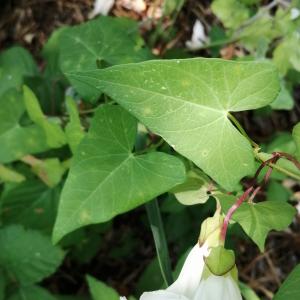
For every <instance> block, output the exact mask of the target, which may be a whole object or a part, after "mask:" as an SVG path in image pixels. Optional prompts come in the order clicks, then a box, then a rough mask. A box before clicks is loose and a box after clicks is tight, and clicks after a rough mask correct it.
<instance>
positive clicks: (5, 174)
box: [0, 164, 26, 182]
mask: <svg viewBox="0 0 300 300" xmlns="http://www.w3.org/2000/svg"><path fill="white" fill-rule="evenodd" d="M25 179H26V178H25V177H24V176H23V175H22V174H20V173H18V172H16V171H15V170H13V169H11V168H8V167H6V166H4V165H2V164H0V181H3V182H22V181H24V180H25Z"/></svg>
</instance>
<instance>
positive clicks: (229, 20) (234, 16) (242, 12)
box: [211, 0, 250, 28]
mask: <svg viewBox="0 0 300 300" xmlns="http://www.w3.org/2000/svg"><path fill="white" fill-rule="evenodd" d="M211 9H212V11H213V13H214V14H215V15H216V16H217V17H218V18H219V19H220V20H221V21H222V23H223V24H224V26H225V27H227V28H238V27H239V26H240V25H241V24H242V23H243V22H244V21H246V20H247V19H248V18H249V16H250V12H249V10H248V8H247V6H245V5H244V4H243V3H242V2H241V1H238V0H214V1H213V3H212V5H211Z"/></svg>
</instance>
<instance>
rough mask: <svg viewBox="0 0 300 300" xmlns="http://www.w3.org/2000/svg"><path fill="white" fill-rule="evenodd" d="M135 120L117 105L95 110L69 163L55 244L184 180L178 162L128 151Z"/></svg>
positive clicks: (175, 159)
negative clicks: (84, 134) (64, 237)
mask: <svg viewBox="0 0 300 300" xmlns="http://www.w3.org/2000/svg"><path fill="white" fill-rule="evenodd" d="M136 131H137V122H136V120H135V119H134V118H133V117H132V116H131V115H130V114H128V113H127V112H126V111H125V110H123V109H122V108H121V107H119V106H114V105H104V106H101V107H100V109H99V110H98V111H97V112H96V115H95V117H94V119H93V122H92V125H91V128H90V131H89V133H88V135H87V136H86V137H85V138H84V139H83V140H82V142H81V144H80V145H79V148H78V149H77V152H76V154H75V156H74V159H73V161H72V166H71V170H70V173H69V176H68V179H67V181H66V184H65V186H64V189H63V192H62V196H61V200H60V206H59V212H58V217H57V220H56V224H55V228H54V233H53V235H54V240H55V241H57V240H59V239H60V238H61V237H63V236H64V235H65V234H67V233H68V232H70V231H72V230H74V229H76V228H79V227H82V226H85V225H88V224H94V223H100V222H105V221H108V220H110V219H112V218H113V217H114V216H116V215H118V214H121V213H124V212H127V211H129V210H131V209H133V208H135V207H137V206H139V205H141V204H143V203H145V202H147V201H149V200H151V199H153V198H154V197H156V196H158V195H160V194H162V193H164V192H166V191H168V190H169V189H171V188H172V187H174V186H176V185H177V184H180V183H182V182H183V181H184V180H185V168H184V165H183V163H182V162H181V160H180V159H178V158H176V157H173V156H171V155H168V154H165V153H160V152H150V153H148V154H144V155H136V154H133V153H132V152H131V150H132V148H133V146H134V143H135V138H136Z"/></svg>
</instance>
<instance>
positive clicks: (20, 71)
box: [0, 47, 38, 109]
mask: <svg viewBox="0 0 300 300" xmlns="http://www.w3.org/2000/svg"><path fill="white" fill-rule="evenodd" d="M37 73H38V70H37V66H36V64H35V62H34V60H33V58H32V57H31V55H30V53H29V52H28V51H27V50H25V49H24V48H21V47H12V48H10V49H8V50H6V51H4V52H2V53H1V54H0V95H2V94H4V93H5V92H6V91H8V90H9V89H11V88H17V89H20V88H21V87H22V84H23V82H24V78H25V77H27V76H35V75H36V74H37ZM1 109H2V107H1Z"/></svg>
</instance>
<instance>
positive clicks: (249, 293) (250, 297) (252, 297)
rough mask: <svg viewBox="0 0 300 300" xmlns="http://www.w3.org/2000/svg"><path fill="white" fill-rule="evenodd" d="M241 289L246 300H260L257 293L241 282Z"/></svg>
mask: <svg viewBox="0 0 300 300" xmlns="http://www.w3.org/2000/svg"><path fill="white" fill-rule="evenodd" d="M239 287H240V290H241V293H242V295H243V297H244V298H245V300H260V298H259V297H258V296H257V295H256V293H255V292H254V291H253V290H252V289H251V288H250V287H249V286H248V285H247V284H245V283H243V282H239Z"/></svg>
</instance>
